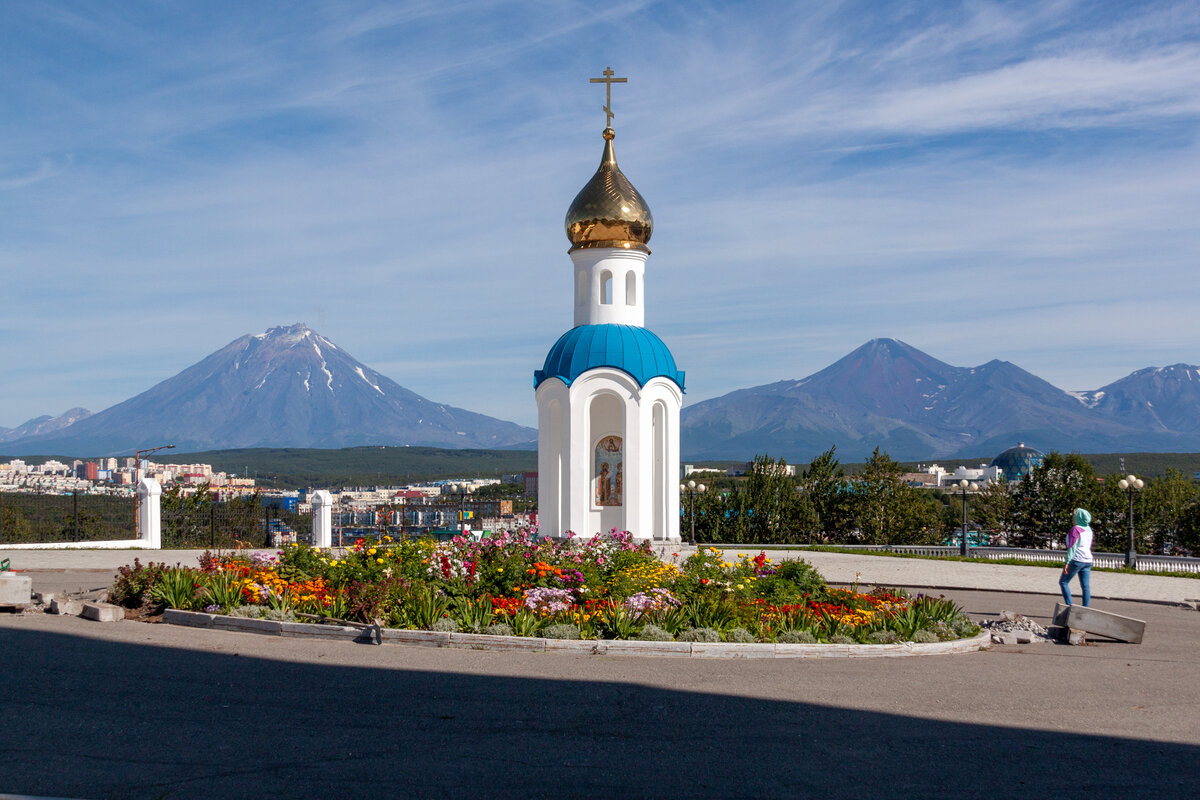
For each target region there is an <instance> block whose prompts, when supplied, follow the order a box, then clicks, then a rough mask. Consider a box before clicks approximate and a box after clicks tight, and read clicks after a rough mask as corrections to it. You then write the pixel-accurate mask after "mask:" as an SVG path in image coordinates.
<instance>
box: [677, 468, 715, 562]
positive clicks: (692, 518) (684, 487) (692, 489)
mask: <svg viewBox="0 0 1200 800" xmlns="http://www.w3.org/2000/svg"><path fill="white" fill-rule="evenodd" d="M707 488H708V487H707V486H705V485H704V484H703V483H701V484H697V483H696V482H695V481H688V482H687V483H681V484H679V493H680V494H684V493H687V498H688V523H689V525H690V527H691V536H690V537H689V540H688V544H690V545H691V546H692V547H695V546H696V493H697V492H703V491H704V490H705V489H707Z"/></svg>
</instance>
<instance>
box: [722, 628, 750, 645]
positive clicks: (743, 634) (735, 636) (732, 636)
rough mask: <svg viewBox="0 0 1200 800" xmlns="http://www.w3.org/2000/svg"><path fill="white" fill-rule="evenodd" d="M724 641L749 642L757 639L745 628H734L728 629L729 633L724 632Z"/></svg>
mask: <svg viewBox="0 0 1200 800" xmlns="http://www.w3.org/2000/svg"><path fill="white" fill-rule="evenodd" d="M725 641H727V642H735V643H737V644H749V643H750V642H757V641H758V640H757V639H755V638H754V634H753V633H751V632H750V631H748V630H746V629H745V628H734V629H732V630H731V631H729V633H727V634H725Z"/></svg>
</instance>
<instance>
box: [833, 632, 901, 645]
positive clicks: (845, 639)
mask: <svg viewBox="0 0 1200 800" xmlns="http://www.w3.org/2000/svg"><path fill="white" fill-rule="evenodd" d="M893 635H894V634H893ZM829 643H830V644H858V642H856V641H854V640H853V639H851V638H850V637H849V636H847V635H846V634H844V633H838V634H834V635H833V636H830V637H829Z"/></svg>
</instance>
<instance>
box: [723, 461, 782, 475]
mask: <svg viewBox="0 0 1200 800" xmlns="http://www.w3.org/2000/svg"><path fill="white" fill-rule="evenodd" d="M766 471H767V472H768V473H770V474H772V475H786V476H787V477H789V478H791V477H794V476H795V474H796V467H795V466H794V465H792V464H770V465H767V470H766ZM753 472H754V462H753V461H747V462H746V463H745V464H740V465H738V466H736V467H730V468H729V469H728V470H727V471H726V474H727V475H728V476H729V477H731V478H741V477H744V476H746V475H750V474H752V473H753Z"/></svg>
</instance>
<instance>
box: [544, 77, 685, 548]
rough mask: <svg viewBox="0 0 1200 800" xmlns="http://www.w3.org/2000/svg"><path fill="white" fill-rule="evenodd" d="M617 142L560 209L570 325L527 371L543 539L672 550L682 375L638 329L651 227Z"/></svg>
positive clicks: (608, 144)
mask: <svg viewBox="0 0 1200 800" xmlns="http://www.w3.org/2000/svg"><path fill="white" fill-rule="evenodd" d="M606 74H609V73H606ZM605 110H606V111H607V110H608V107H607V106H606V107H605ZM614 137H615V134H614V132H613V129H612V128H610V127H606V128H605V129H604V155H603V157H602V158H601V160H600V168H599V169H598V170H596V174H595V175H594V176H593V177H592V179H591V180H590V181H588V183H587V185H586V186H584V187H583V189H582V190H581V191H580V192H579V194H578V195H577V196H576V197H575V201H574V202H573V203H571V207H570V209H569V210H568V211H567V220H566V226H567V238H569V239H570V240H571V249H570V251H569V252H570V256H571V264H572V273H573V277H574V286H575V291H574V308H575V327H573V328H572V329H571V330H569V331H567V332H566V333H564V334H563V335H562V336H561V337H559V339H558V341H557V342H555V343H554V346H553V347H551V348H550V352H549V354H547V356H546V362H545V364H544V365H543V367H542V369H540V370H537V371H536V372H534V386H535V389H536V390H535V394H536V398H537V406H538V522H539V532H540V533H541V534H542V535H545V536H563V535H565V534H566V533H567V532H572V533H574V534H575V535H577V536H581V537H590V536H594V535H596V534H598V533H606V532H608V531H610V530H612V529H613V528H616V529H617V530H618V531H621V530H627V531H629V532H630V533H632V534H633V535H634V536H635V537H637V538H639V539H651V540H654V541H659V542H676V541H679V491H678V476H679V411H680V409H681V408H682V406H683V390H684V374H683V372H682V371H680V370H679V369H677V368H676V366H675V359H674V357H672V355H671V351H670V350H669V349H667V346H666V345H665V344H663V341H662V340H661V339H659V338H658V337H657V336H655V335H654V333H652V332H651V331H649V330H647V329H646V327H645V319H646V314H645V281H644V277H645V267H646V259H647V258H648V257H649V255H650V249H649V248H648V247H647V246H646V244H647V242H649V241H650V234H651V232H652V230H653V227H654V220H653V218H652V217H651V215H650V209H649V207H648V206H647V205H646V201H645V200H644V199H642V196H641V195H640V194H639V193H638V191H637V189H635V188H634V187H633V184H631V183H630V182H629V180H628V179H627V178H626V177H625V176H624V175H623V174H622V173H621V170H620V168H618V167H617V159H616V156H615V155H614V153H613V145H612V142H613V138H614Z"/></svg>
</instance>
